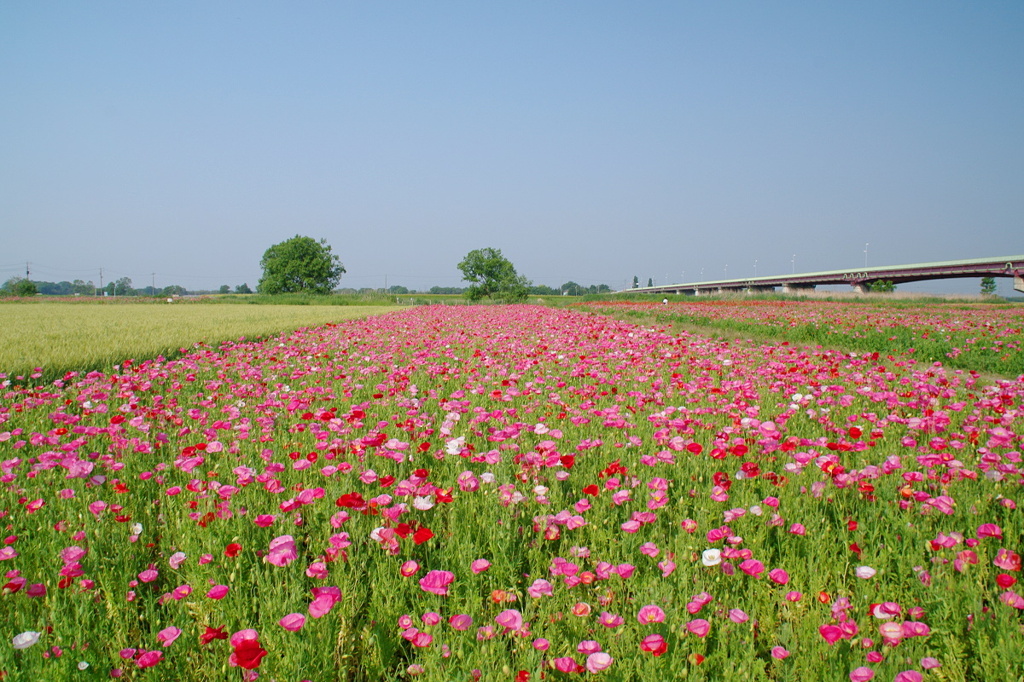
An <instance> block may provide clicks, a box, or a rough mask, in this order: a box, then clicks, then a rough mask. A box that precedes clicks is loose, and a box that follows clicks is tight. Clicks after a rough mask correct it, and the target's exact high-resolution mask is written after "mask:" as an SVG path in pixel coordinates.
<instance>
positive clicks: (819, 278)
mask: <svg viewBox="0 0 1024 682" xmlns="http://www.w3.org/2000/svg"><path fill="white" fill-rule="evenodd" d="M963 277H974V278H980V277H1012V278H1013V288H1014V289H1015V290H1017V291H1020V292H1024V256H999V257H996V258H974V259H971V260H951V261H941V262H938V263H913V264H910V265H889V266H886V267H881V268H852V269H849V270H829V271H827V272H807V273H802V274H793V275H775V276H771V277H751V278H744V279H720V280H709V281H705V282H689V283H685V284H664V285H659V286H653V287H640V288H637V289H627V290H625V291H620V292H618V293H631V292H632V293H644V294H691V295H699V294H712V293H722V292H726V291H747V292H751V293H765V292H773V291H775V289H776V287H782V291H783V293H800V292H803V291H812V290H814V288H815V287H816V286H818V285H819V284H848V285H850V286H851V287H853V289H854V291H858V292H861V293H864V292H867V291H870V289H871V285H872V284H873V283H874V282H880V281H889V282H892V283H893V284H904V283H906V282H921V281H924V280H929V279H954V278H963Z"/></svg>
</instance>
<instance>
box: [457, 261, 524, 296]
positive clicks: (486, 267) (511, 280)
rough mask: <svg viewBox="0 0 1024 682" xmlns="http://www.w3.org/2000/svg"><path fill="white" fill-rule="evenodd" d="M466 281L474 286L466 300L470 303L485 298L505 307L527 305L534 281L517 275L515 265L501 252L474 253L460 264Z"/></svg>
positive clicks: (471, 286) (466, 293) (469, 289)
mask: <svg viewBox="0 0 1024 682" xmlns="http://www.w3.org/2000/svg"><path fill="white" fill-rule="evenodd" d="M459 270H461V271H462V279H464V280H466V281H467V282H472V283H473V284H472V285H470V286H469V287H468V288H467V289H466V291H465V294H464V295H465V296H466V298H468V299H469V300H470V301H479V300H481V299H484V298H490V299H492V300H496V301H500V302H502V303H516V302H520V301H525V300H526V297H527V296H528V295H529V292H530V281H529V280H528V279H526V277H524V276H523V275H520V274H517V273H516V268H515V266H514V265H512V262H511V261H510V260H509V259H507V258H505V257H504V256H502V255H501V250H500V249H492V248H486V249H474V250H473V251H470V252H469V253H468V254H466V257H465V258H463V259H462V262H461V263H459Z"/></svg>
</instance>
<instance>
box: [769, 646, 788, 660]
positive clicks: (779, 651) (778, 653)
mask: <svg viewBox="0 0 1024 682" xmlns="http://www.w3.org/2000/svg"><path fill="white" fill-rule="evenodd" d="M788 656H789V652H788V651H786V649H785V648H784V647H781V646H773V647H772V658H777V659H778V660H780V661H781V660H783V659H784V658H786V657H788Z"/></svg>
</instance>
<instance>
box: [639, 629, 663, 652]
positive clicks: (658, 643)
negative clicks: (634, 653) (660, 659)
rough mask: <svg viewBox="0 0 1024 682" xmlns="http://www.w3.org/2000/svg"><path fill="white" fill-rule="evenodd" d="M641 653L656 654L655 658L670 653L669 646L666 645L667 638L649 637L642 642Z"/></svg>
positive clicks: (654, 635)
mask: <svg viewBox="0 0 1024 682" xmlns="http://www.w3.org/2000/svg"><path fill="white" fill-rule="evenodd" d="M640 651H646V652H648V653H651V654H654V655H655V656H661V655H662V654H663V653H665V652H666V651H668V644H666V643H665V638H664V637H662V636H661V635H659V634H653V635H647V636H646V637H644V639H643V641H642V642H640Z"/></svg>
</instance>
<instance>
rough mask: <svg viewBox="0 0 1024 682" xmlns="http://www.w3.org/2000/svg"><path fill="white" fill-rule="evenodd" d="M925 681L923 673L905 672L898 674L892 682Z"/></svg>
mask: <svg viewBox="0 0 1024 682" xmlns="http://www.w3.org/2000/svg"><path fill="white" fill-rule="evenodd" d="M923 679H924V677H923V676H922V675H921V673H919V672H917V671H916V670H904V671H903V672H901V673H897V674H896V677H894V678H893V680H892V682H921V680H923Z"/></svg>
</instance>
